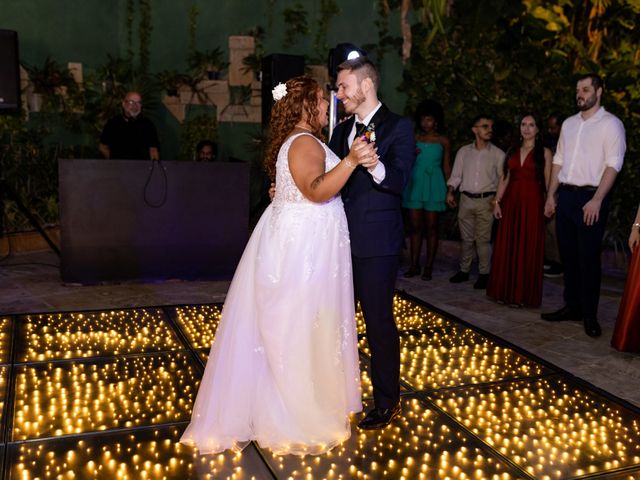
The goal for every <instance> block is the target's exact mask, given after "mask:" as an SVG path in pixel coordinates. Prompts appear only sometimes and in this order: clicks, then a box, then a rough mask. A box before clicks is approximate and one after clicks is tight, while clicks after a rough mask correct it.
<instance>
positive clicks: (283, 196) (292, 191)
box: [273, 133, 340, 205]
mask: <svg viewBox="0 0 640 480" xmlns="http://www.w3.org/2000/svg"><path fill="white" fill-rule="evenodd" d="M300 135H309V136H311V137H313V138H316V137H314V136H313V135H311V134H310V133H297V134H295V135H292V136H291V137H289V138H288V139H287V140H286V141H285V142H284V143H283V144H282V147H280V151H279V152H278V158H277V160H276V194H275V196H274V198H273V203H274V205H276V204H281V203H313V202H311V200H309V199H307V198H306V197H305V196H304V195H303V194H302V192H301V191H300V190H299V189H298V187H297V186H296V184H295V182H294V181H293V177H292V176H291V171H290V170H289V147H291V144H292V143H293V141H294V140H295V139H296V138H298V137H299V136H300ZM316 140H317V141H318V143H320V145H322V148H324V151H325V153H326V157H325V172H328V171H329V170H331V169H332V168H333V167H335V166H336V165H337V164H338V163H340V159H339V158H338V156H337V155H336V154H335V153H333V152H332V151H331V149H330V148H329V147H328V146H327V145H325V144H324V143H322V142H321V141H320V140H318V139H317V138H316ZM334 198H335V197H334Z"/></svg>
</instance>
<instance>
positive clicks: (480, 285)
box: [473, 273, 489, 290]
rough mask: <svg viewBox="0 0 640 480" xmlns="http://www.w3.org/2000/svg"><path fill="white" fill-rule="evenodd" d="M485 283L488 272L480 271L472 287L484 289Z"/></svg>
mask: <svg viewBox="0 0 640 480" xmlns="http://www.w3.org/2000/svg"><path fill="white" fill-rule="evenodd" d="M487 283H489V274H488V273H481V274H480V275H478V279H477V280H476V283H474V284H473V288H475V289H476V290H484V289H485V288H487Z"/></svg>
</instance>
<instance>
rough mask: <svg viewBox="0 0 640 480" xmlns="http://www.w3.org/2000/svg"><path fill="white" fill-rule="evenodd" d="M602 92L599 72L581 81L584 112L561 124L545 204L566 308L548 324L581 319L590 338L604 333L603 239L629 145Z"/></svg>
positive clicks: (545, 315) (578, 92)
mask: <svg viewBox="0 0 640 480" xmlns="http://www.w3.org/2000/svg"><path fill="white" fill-rule="evenodd" d="M603 91H604V84H603V82H602V78H600V77H599V76H598V75H595V74H588V75H584V76H583V77H581V78H580V79H579V80H578V82H577V84H576V104H577V106H578V109H579V110H580V112H579V113H577V114H576V115H573V116H572V117H569V118H567V119H566V120H565V121H564V123H563V124H562V129H561V131H560V140H559V141H558V149H557V151H556V154H555V156H554V157H553V167H552V171H551V179H550V181H549V193H548V195H547V201H546V203H545V207H544V213H545V215H546V216H548V217H551V216H552V215H553V214H554V212H555V213H556V222H557V229H558V243H559V247H560V257H561V258H562V265H563V267H564V301H565V306H564V307H562V308H561V309H560V310H558V311H556V312H551V313H543V314H542V315H541V317H542V318H543V319H544V320H547V321H549V322H558V321H564V320H582V321H583V324H584V330H585V333H586V334H587V335H589V336H590V337H599V336H600V335H601V334H602V330H601V328H600V324H599V323H598V302H599V300H600V280H601V277H602V271H601V265H600V253H601V250H602V237H603V236H604V228H605V225H606V223H607V217H608V215H609V191H610V190H611V187H613V184H614V182H615V180H616V176H617V175H618V172H619V171H620V169H621V168H622V164H623V162H624V154H625V151H626V148H627V145H626V140H625V131H624V125H623V124H622V122H621V121H620V119H619V118H618V117H616V116H615V115H612V114H611V113H609V112H607V111H606V110H605V109H604V107H602V106H601V105H600V102H601V100H602V94H603ZM556 193H557V194H558V198H557V204H556ZM556 205H557V211H556Z"/></svg>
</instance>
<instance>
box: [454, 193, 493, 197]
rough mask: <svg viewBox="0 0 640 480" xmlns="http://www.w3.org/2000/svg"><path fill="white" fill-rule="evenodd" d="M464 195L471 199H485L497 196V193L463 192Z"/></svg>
mask: <svg viewBox="0 0 640 480" xmlns="http://www.w3.org/2000/svg"><path fill="white" fill-rule="evenodd" d="M462 194H463V195H466V196H467V197H469V198H485V197H491V196H492V195H495V194H496V192H484V193H469V192H462Z"/></svg>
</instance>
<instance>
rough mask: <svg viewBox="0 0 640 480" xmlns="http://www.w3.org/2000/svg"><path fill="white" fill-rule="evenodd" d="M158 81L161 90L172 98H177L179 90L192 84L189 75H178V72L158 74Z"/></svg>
mask: <svg viewBox="0 0 640 480" xmlns="http://www.w3.org/2000/svg"><path fill="white" fill-rule="evenodd" d="M156 80H157V82H158V85H159V86H160V88H161V89H164V90H165V91H166V92H167V95H168V96H170V97H177V96H178V90H179V89H180V87H181V86H183V85H189V84H190V83H191V81H190V78H189V75H186V74H184V73H178V72H177V71H176V70H163V71H161V72H158V73H156Z"/></svg>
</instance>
